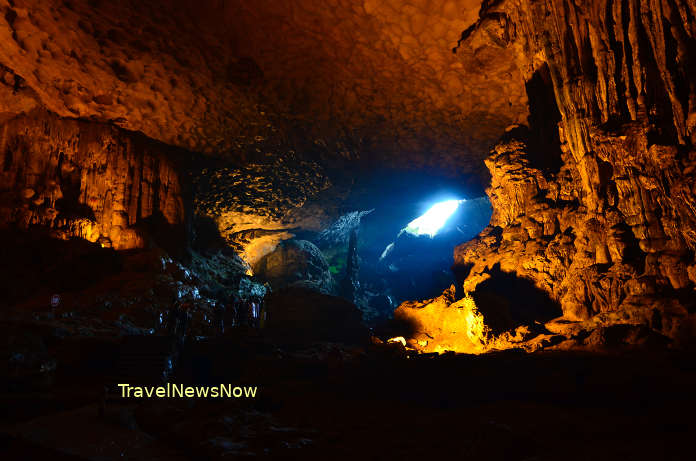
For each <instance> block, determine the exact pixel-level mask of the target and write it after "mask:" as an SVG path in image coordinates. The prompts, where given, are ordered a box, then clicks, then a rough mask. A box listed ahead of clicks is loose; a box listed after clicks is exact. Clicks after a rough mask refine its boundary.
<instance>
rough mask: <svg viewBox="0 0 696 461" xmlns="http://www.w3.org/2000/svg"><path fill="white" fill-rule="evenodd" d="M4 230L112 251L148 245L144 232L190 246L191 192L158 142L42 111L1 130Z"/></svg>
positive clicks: (0, 218)
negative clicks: (156, 231)
mask: <svg viewBox="0 0 696 461" xmlns="http://www.w3.org/2000/svg"><path fill="white" fill-rule="evenodd" d="M0 152H1V153H2V169H1V170H0V225H2V226H3V227H7V226H9V225H17V226H18V227H20V228H24V229H26V228H29V227H31V226H44V227H47V228H49V229H50V230H51V231H52V233H53V234H54V236H57V237H59V238H69V237H73V236H75V237H81V238H84V239H86V240H88V241H90V242H99V243H101V244H102V245H103V246H113V247H114V248H115V249H129V248H140V247H143V246H144V245H145V244H146V240H147V238H148V232H146V231H145V227H147V226H148V225H154V226H157V227H158V228H160V229H162V227H161V226H165V228H166V229H168V233H169V237H172V238H175V237H176V236H177V235H178V241H176V243H177V244H178V245H180V246H181V245H184V244H185V233H184V227H185V220H186V219H187V213H188V211H187V209H186V206H185V200H187V198H186V193H185V191H184V185H183V184H182V178H181V177H180V170H181V168H180V167H177V166H176V162H177V158H178V159H181V155H182V153H181V152H179V151H177V150H176V149H172V148H171V147H168V146H164V145H162V144H161V143H157V142H153V141H151V140H148V139H147V138H145V137H144V136H142V135H134V134H132V133H128V132H125V131H124V130H121V129H119V128H116V127H113V126H108V125H104V124H95V123H89V122H83V121H75V120H65V119H59V118H57V117H56V116H54V115H50V114H46V113H45V112H43V111H35V112H32V113H31V114H30V115H27V116H22V117H17V118H14V119H12V120H9V121H7V122H5V123H4V124H3V125H2V127H1V128H0Z"/></svg>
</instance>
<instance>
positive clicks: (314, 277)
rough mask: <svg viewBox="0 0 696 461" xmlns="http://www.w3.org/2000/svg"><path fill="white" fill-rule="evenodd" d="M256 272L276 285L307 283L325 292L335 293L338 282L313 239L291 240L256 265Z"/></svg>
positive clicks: (262, 278)
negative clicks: (310, 240) (309, 240)
mask: <svg viewBox="0 0 696 461" xmlns="http://www.w3.org/2000/svg"><path fill="white" fill-rule="evenodd" d="M254 275H256V276H257V277H258V278H259V279H260V280H263V281H264V282H268V283H269V284H270V285H271V288H273V289H276V290H277V289H282V288H286V287H290V286H293V287H304V288H308V289H311V290H315V291H319V292H321V293H324V294H334V293H335V291H336V283H335V281H334V279H333V276H332V275H331V272H330V271H329V263H328V262H326V258H325V257H324V255H323V254H322V253H321V250H319V248H317V246H316V245H314V244H313V243H311V242H308V241H306V240H287V241H284V242H282V243H280V244H279V245H278V247H277V248H276V249H275V250H274V251H273V252H271V253H269V254H267V255H266V256H264V257H263V258H261V260H259V262H258V263H256V264H255V265H254Z"/></svg>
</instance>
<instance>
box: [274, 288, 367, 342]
mask: <svg viewBox="0 0 696 461" xmlns="http://www.w3.org/2000/svg"><path fill="white" fill-rule="evenodd" d="M265 302H266V309H267V312H268V320H267V322H266V328H267V331H268V333H269V334H270V335H271V336H272V337H274V338H276V339H277V340H280V341H282V342H289V343H300V344H307V343H308V342H312V341H336V342H347V343H356V342H363V341H365V340H366V339H367V330H366V329H365V328H364V327H363V325H362V322H361V313H360V310H358V308H357V307H355V305H353V304H352V303H350V302H348V301H346V300H344V299H342V298H338V297H336V296H330V295H325V294H322V293H318V292H316V291H313V290H309V289H305V288H295V287H291V288H286V289H282V290H279V291H276V292H274V293H271V294H270V295H269V296H267V297H266V300H265Z"/></svg>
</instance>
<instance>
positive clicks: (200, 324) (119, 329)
mask: <svg viewBox="0 0 696 461" xmlns="http://www.w3.org/2000/svg"><path fill="white" fill-rule="evenodd" d="M23 235H24V237H22V238H21V239H20V238H19V237H17V236H16V235H14V236H12V238H10V236H8V235H5V237H7V238H6V239H5V241H11V242H14V244H13V245H4V246H3V247H2V249H3V254H2V257H3V259H4V260H5V261H8V262H10V261H12V262H13V263H12V264H7V265H5V266H4V268H3V273H2V280H3V286H2V289H3V291H4V292H5V293H6V295H7V299H10V300H11V301H13V304H14V305H13V307H11V308H6V309H5V310H4V311H3V316H2V318H0V337H2V338H3V343H2V348H3V349H2V353H3V355H4V356H6V358H8V360H6V361H3V365H7V367H6V368H3V369H2V370H0V377H2V380H1V382H2V383H3V384H2V388H1V389H0V401H1V403H0V409H1V410H0V411H1V416H0V417H1V420H2V422H1V423H0V440H1V441H0V457H1V458H2V459H8V460H9V459H48V458H50V459H66V460H67V459H74V460H78V459H103V460H111V459H148V460H157V459H162V460H164V459H237V458H241V459H245V458H249V459H258V458H264V459H278V458H281V459H282V458H284V459H322V460H323V459H329V458H330V459H356V458H362V459H415V458H418V459H423V458H426V457H427V458H433V459H438V458H439V459H453V458H456V457H463V458H465V459H491V460H498V459H500V460H556V459H568V460H574V459H577V460H585V459H593V460H598V459H607V460H609V459H611V460H615V459H675V460H677V459H690V458H689V456H688V455H687V452H686V451H685V450H686V448H687V447H686V445H687V443H688V438H689V434H691V433H692V430H693V429H694V427H693V426H694V423H693V414H694V412H695V411H696V400H695V399H694V397H693V388H694V385H696V360H695V359H694V355H693V353H692V351H691V350H680V351H675V350H670V349H668V348H665V347H660V348H656V347H654V346H655V345H652V346H651V347H648V346H650V345H649V344H647V345H644V346H645V347H643V348H641V349H633V350H630V349H621V348H617V347H613V348H610V349H609V351H604V352H601V351H595V352H589V351H577V350H576V351H563V350H548V349H547V350H544V349H540V350H538V351H537V352H535V353H531V354H530V353H525V352H523V351H522V350H521V349H519V348H518V349H512V350H507V351H499V352H491V353H487V354H482V355H469V354H454V353H445V354H441V355H437V354H423V353H421V354H419V353H417V352H416V351H413V350H406V349H404V348H403V346H402V345H401V344H400V343H384V342H380V341H377V340H374V339H370V337H369V336H368V335H363V336H362V337H359V336H358V337H356V336H350V337H351V338H353V340H352V341H346V342H345V343H339V342H332V341H327V340H311V339H308V338H309V337H308V336H306V333H307V331H306V330H304V332H303V333H302V335H301V336H294V337H292V336H291V337H288V336H277V335H274V334H272V333H271V332H269V331H268V329H255V328H247V327H234V328H227V330H226V331H225V332H224V334H220V333H219V332H216V331H215V329H214V328H207V329H206V327H205V325H206V324H209V323H210V321H209V320H210V312H209V310H208V309H209V307H210V306H209V305H208V303H209V302H210V300H207V299H206V298H205V293H204V294H203V295H201V294H200V293H198V292H197V291H196V290H197V288H199V287H201V286H202V285H201V281H200V280H196V276H195V274H192V273H191V272H189V271H188V270H187V269H186V268H185V267H183V266H182V265H181V264H179V263H177V262H175V261H173V260H171V259H169V258H168V257H167V256H166V254H164V253H162V252H158V251H156V250H148V251H133V252H123V253H117V252H114V251H113V250H111V249H97V250H95V246H94V245H92V244H86V243H81V242H80V241H78V240H73V241H68V242H60V241H47V240H44V239H43V238H42V237H41V236H32V235H31V234H23ZM28 247H31V248H34V250H33V251H28V250H27V248H28ZM17 252H19V253H21V254H22V255H24V257H23V259H20V258H18V256H17V255H16V254H15V253H17ZM20 261H21V262H20ZM96 268H99V269H98V270H97V269H96ZM31 287H33V289H30V288H31ZM56 290H59V291H60V292H62V293H64V295H63V297H62V300H61V305H60V306H58V307H57V308H55V309H52V308H51V307H49V306H48V305H47V304H48V302H47V300H48V299H49V298H50V293H52V292H54V291H56ZM19 293H24V294H25V295H24V298H22V297H21V296H20V295H19ZM26 293H30V296H29V297H26ZM174 293H176V294H177V296H182V293H185V294H186V296H189V297H191V298H194V299H197V303H198V304H197V311H196V314H195V315H194V318H193V319H192V323H191V325H192V330H191V335H190V336H189V337H188V339H187V341H186V342H185V344H184V346H183V347H182V348H181V349H180V351H179V353H178V354H176V357H178V359H177V363H178V366H177V367H176V369H175V372H174V375H173V376H171V377H170V378H169V381H170V382H173V383H178V384H191V385H216V384H219V383H230V384H233V385H242V386H244V385H249V386H257V387H258V394H257V396H256V398H250V399H244V398H241V399H186V398H183V399H182V398H180V399H141V400H123V399H120V398H111V399H110V400H108V401H107V403H106V405H105V409H104V411H103V412H102V413H101V414H100V411H99V410H100V408H101V405H102V403H101V402H102V398H103V395H104V394H103V388H104V384H105V383H107V382H113V380H114V376H115V373H117V372H116V371H115V370H117V369H118V367H119V363H120V362H119V361H120V360H123V357H124V354H125V353H124V351H128V350H131V351H132V350H136V351H139V352H138V353H136V355H138V354H140V353H141V352H142V351H149V352H152V351H154V352H152V354H154V355H155V356H156V355H157V354H160V355H159V356H158V357H159V358H160V359H161V358H162V357H163V355H162V354H161V351H162V350H163V349H162V345H165V346H164V347H165V349H166V347H169V350H170V351H171V344H172V343H173V341H172V338H171V337H170V336H168V335H167V332H166V330H165V329H164V328H161V327H158V316H159V314H158V312H162V309H165V308H166V307H167V305H168V304H169V303H171V300H172V299H173V297H174ZM292 293H295V294H294V296H300V294H301V293H302V292H301V291H298V292H292ZM312 299H314V298H305V299H304V300H303V299H297V300H296V302H298V303H302V302H306V303H311V302H314V301H312ZM286 301H287V299H286ZM95 303H96V304H97V305H98V307H95ZM194 327H195V328H194ZM298 338H299V339H298ZM317 338H320V336H317ZM329 339H330V338H329ZM385 339H386V338H385ZM167 345H169V346H167ZM164 355H166V354H164ZM143 357H144V356H143ZM146 368H147V366H146ZM154 369H155V371H157V367H154ZM120 381H121V380H119V381H117V382H120Z"/></svg>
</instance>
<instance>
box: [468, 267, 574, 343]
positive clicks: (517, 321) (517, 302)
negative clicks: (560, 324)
mask: <svg viewBox="0 0 696 461" xmlns="http://www.w3.org/2000/svg"><path fill="white" fill-rule="evenodd" d="M488 273H489V274H490V275H491V278H489V279H488V280H486V281H485V282H482V283H480V284H479V285H478V286H477V287H476V291H475V292H474V293H473V297H474V301H475V302H476V306H477V307H478V308H479V310H480V311H481V313H482V314H483V316H484V318H485V319H486V324H487V325H489V326H490V327H491V329H492V330H493V333H495V334H499V333H501V332H503V331H507V330H511V329H514V328H515V327H517V326H519V325H530V324H533V323H534V322H535V321H537V322H541V323H544V322H546V321H548V320H551V319H553V318H556V317H560V316H561V315H563V311H562V309H561V306H560V305H559V304H558V303H556V302H555V301H553V300H552V299H551V298H549V296H548V294H547V293H546V292H545V291H543V290H541V289H539V288H537V287H536V286H534V284H533V283H532V282H531V281H529V280H527V279H523V278H521V277H518V276H516V275H515V274H512V273H508V272H503V271H502V270H501V269H500V265H499V264H497V265H495V266H494V267H493V268H492V269H491V270H489V272H488Z"/></svg>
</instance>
